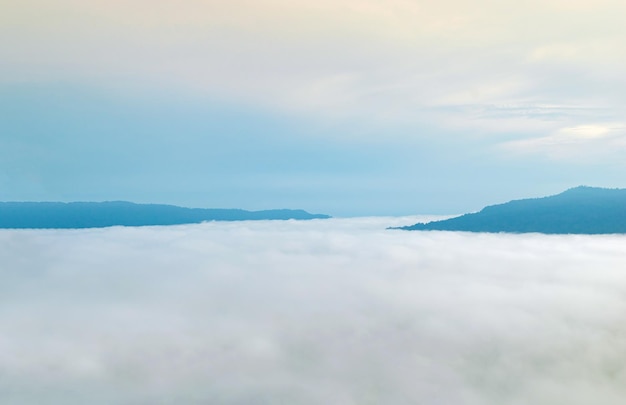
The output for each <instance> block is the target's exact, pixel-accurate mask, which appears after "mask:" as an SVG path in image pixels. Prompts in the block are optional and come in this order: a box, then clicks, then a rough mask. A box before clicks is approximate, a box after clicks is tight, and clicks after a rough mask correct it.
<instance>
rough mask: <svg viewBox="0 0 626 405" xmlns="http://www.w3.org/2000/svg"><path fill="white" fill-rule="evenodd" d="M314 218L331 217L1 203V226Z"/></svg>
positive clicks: (294, 212) (122, 203)
mask: <svg viewBox="0 0 626 405" xmlns="http://www.w3.org/2000/svg"><path fill="white" fill-rule="evenodd" d="M315 218H330V217H329V216H328V215H319V214H309V213H308V212H306V211H302V210H267V211H245V210H239V209H204V208H183V207H177V206H174V205H161V204H134V203H130V202H125V201H107V202H72V203H59V202H1V203H0V228H102V227H107V226H115V225H124V226H145V225H179V224H193V223H200V222H203V221H243V220H263V219H315Z"/></svg>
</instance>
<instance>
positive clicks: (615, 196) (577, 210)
mask: <svg viewBox="0 0 626 405" xmlns="http://www.w3.org/2000/svg"><path fill="white" fill-rule="evenodd" d="M398 229H405V230H439V231H468V232H511V233H524V232H540V233H548V234H607V233H626V189H605V188H595V187H585V186H580V187H576V188H572V189H569V190H567V191H565V192H563V193H561V194H557V195H554V196H550V197H544V198H533V199H525V200H515V201H510V202H508V203H505V204H499V205H491V206H488V207H485V208H483V209H482V210H481V211H480V212H477V213H472V214H465V215H462V216H460V217H455V218H450V219H446V220H442V221H434V222H429V223H418V224H415V225H411V226H406V227H402V228H398Z"/></svg>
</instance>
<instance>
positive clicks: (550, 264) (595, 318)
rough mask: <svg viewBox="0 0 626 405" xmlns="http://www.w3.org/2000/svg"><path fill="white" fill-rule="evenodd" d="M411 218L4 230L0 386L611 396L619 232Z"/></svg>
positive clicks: (625, 283) (127, 395)
mask: <svg viewBox="0 0 626 405" xmlns="http://www.w3.org/2000/svg"><path fill="white" fill-rule="evenodd" d="M419 219H420V220H423V218H419ZM416 220H418V218H406V219H389V218H380V219H376V218H368V219H343V220H342V219H333V220H327V221H311V222H294V221H286V222H255V223H245V222H244V223H206V224H201V225H194V226H181V227H153V228H110V229H100V230H80V231H55V230H50V231H7V230H5V231H1V232H0V257H2V263H3V265H2V268H1V269H0V276H1V277H2V280H3V282H2V285H1V286H0V297H1V298H0V303H1V305H0V308H1V310H0V324H1V325H2V328H1V329H0V360H1V361H0V400H1V401H2V402H3V403H7V404H28V403H33V404H35V403H43V402H45V403H49V404H57V403H58V404H80V403H86V402H89V403H95V404H98V403H102V404H105V403H106V404H110V403H125V404H145V403H160V404H170V403H172V404H173V403H198V404H200V403H225V404H249V403H255V404H278V403H290V404H319V403H328V404H367V403H372V404H374V403H394V404H410V403H411V404H412V403H429V404H461V403H462V404H477V405H478V404H480V405H483V404H494V405H495V404H528V403H532V404H540V405H541V404H546V405H547V404H555V403H568V404H589V403H592V402H593V403H602V404H608V405H610V404H621V402H622V400H623V397H624V395H626V388H625V387H626V369H625V368H624V365H623V361H622V359H623V358H624V357H625V356H626V326H625V325H626V315H625V314H626V274H625V273H624V271H623V267H624V263H625V261H626V255H625V254H624V250H623V245H624V237H623V236H600V237H598V236H593V237H586V236H542V235H486V234H463V233H439V232H401V231H386V230H384V228H385V227H386V226H390V225H403V224H409V223H414V222H416Z"/></svg>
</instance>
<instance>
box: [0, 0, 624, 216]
mask: <svg viewBox="0 0 626 405" xmlns="http://www.w3.org/2000/svg"><path fill="white" fill-rule="evenodd" d="M625 13H626V3H624V2H623V1H613V0H593V1H587V0H541V1H538V0H536V1H535V0H529V1H524V2H518V1H508V0H506V1H501V0H500V1H494V0H476V1H472V2H468V1H462V0H441V1H437V2H433V1H419V0H415V1H411V0H385V1H382V0H358V1H357V0H332V1H330V0H319V1H315V2H311V1H299V0H289V1H287V0H261V1H247V0H232V1H228V2H225V1H212V0H208V1H207V0H202V1H201V0H180V1H176V2H174V1H165V0H150V1H148V0H130V1H117V0H106V1H104V0H91V1H88V2H85V1H79V0H57V1H54V2H50V1H43V0H21V1H19V2H18V1H8V0H0V61H2V62H1V63H0V200H3V201H41V200H47V201H76V200H80V201H103V200H129V201H134V202H153V203H169V204H177V205H183V206H193V207H220V208H244V209H270V208H301V209H306V210H308V211H312V212H317V213H326V214H330V215H335V216H356V215H405V214H457V213H463V212H468V211H474V210H478V209H480V208H481V207H483V206H484V205H487V204H493V203H499V202H504V201H508V200H511V199H515V198H523V197H537V196H543V195H549V194H555V193H558V192H561V191H563V190H565V189H567V188H570V187H575V186H578V185H590V186H601V187H626V182H625V181H624V179H623V176H621V173H623V172H624V169H626V162H625V161H624V159H623V156H624V153H625V152H626V137H625V136H626V119H625V118H624V112H625V109H626V108H625V107H626V78H624V75H623V72H624V70H625V69H626V51H625V50H624V47H623V44H624V43H625V42H626V27H625V26H624V24H623V21H622V20H623V19H622V16H623V15H625Z"/></svg>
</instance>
